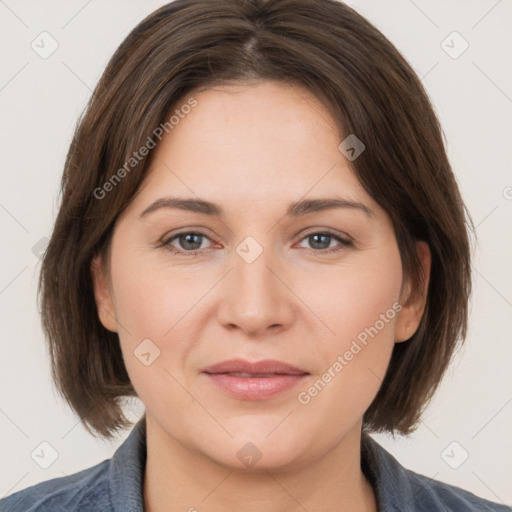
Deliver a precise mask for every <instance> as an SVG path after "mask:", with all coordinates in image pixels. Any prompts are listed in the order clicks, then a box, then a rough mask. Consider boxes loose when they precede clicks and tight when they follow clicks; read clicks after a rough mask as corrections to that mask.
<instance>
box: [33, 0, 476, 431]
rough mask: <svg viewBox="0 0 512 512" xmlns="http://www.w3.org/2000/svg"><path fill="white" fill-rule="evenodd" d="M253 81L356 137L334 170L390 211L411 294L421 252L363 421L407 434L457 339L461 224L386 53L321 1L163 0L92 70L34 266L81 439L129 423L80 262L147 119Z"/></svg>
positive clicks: (405, 86)
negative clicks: (351, 156) (415, 310)
mask: <svg viewBox="0 0 512 512" xmlns="http://www.w3.org/2000/svg"><path fill="white" fill-rule="evenodd" d="M254 80H256V81H257V80H272V81H278V82H281V83H286V84H289V85H290V86H299V87H303V88H305V89H306V90H308V91H311V92H312V93H313V94H314V95H315V97H317V98H318V99H319V100H320V101H322V102H323V104H325V105H326V106H327V108H328V109H329V112H330V113H331V115H332V117H333V119H334V120H335V121H336V123H337V125H338V128H339V133H340V134H341V135H342V138H341V139H340V142H341V141H342V140H343V139H344V138H345V137H347V136H348V135H349V134H355V135H356V136H357V137H358V138H359V139H360V140H361V141H362V142H363V143H364V145H365V147H366V149H365V151H364V152H363V153H362V154H361V155H360V156H359V157H358V158H357V159H356V160H353V161H350V162H349V165H350V166H351V168H352V170H353V171H354V172H355V174H356V176H357V177H358V179H359V181H360V182H361V184H362V185H363V187H364V188H365V190H366V191H367V192H368V194H370V196H371V197H373V199H374V200H375V201H376V202H377V203H378V204H379V205H380V206H381V207H382V208H383V209H384V210H385V211H386V212H387V213H388V214H389V215H390V217H391V219H392V222H393V225H394V230H395V235H396V239H397V244H398V248H399V251H400V256H401V262H402V268H403V275H404V278H407V279H408V280H409V282H410V283H411V285H412V289H413V290H416V291H417V290H418V289H419V288H418V287H420V286H421V285H422V283H424V281H423V279H424V276H423V275H422V267H421V264H420V261H419V259H418V257H417V254H416V247H415V242H416V241H418V240H423V241H425V242H427V243H428V245H429V247H430V250H431V254H432V264H431V276H430V282H429V287H428V295H427V301H426V309H425V311H424V314H423V317H422V319H421V322H420V325H419V327H418V329H417V331H416V332H415V333H414V335H413V336H412V337H411V338H410V339H409V340H407V341H406V342H404V343H395V346H394V349H393V353H392V357H391V361H390V365H389V368H388V371H387V374H386V376H385V379H384V381H383V382H382V385H381V387H380V389H379V392H378V394H377V395H376V397H375V399H374V401H373V402H372V404H371V405H370V407H369V408H368V410H367V411H366V412H365V414H364V417H363V430H365V431H367V432H371V431H373V432H384V431H387V432H390V433H391V434H393V435H394V433H395V432H398V433H401V434H408V433H410V432H412V431H413V430H414V429H415V428H417V426H418V422H419V420H420V416H421V413H422V412H423V410H424V408H425V407H426V405H427V404H428V403H429V401H430V399H431V397H432V395H433V393H434V391H435V390H436V388H437V386H438V384H439V382H440V381H441V379H442V377H443V374H444V372H445V370H446V368H447V366H448V364H449V362H450V360H451V358H452V356H453V354H454V353H455V350H456V348H458V346H459V342H460V343H462V340H464V338H465V336H466V331H467V320H468V302H469V297H470V293H471V264H470V244H469V237H468V233H469V229H470V228H471V227H472V222H471V219H470V217H469V214H468V212H467V209H466V207H465V205H464V203H463V201H462V199H461V196H460V193H459V189H458V186H457V183H456V180H455V178H454V175H453V172H452V169H451V166H450V163H449V161H448V157H447V154H446V150H445V147H444V142H443V136H444V135H443V133H442V129H441V127H440V125H439V121H438V119H437V117H436V114H435V112H434V108H433V106H432V104H431V103H430V100H429V98H428V96H427V93H426V92H425V90H424V88H423V86H422V84H421V82H420V80H419V78H418V77H417V75H416V74H415V72H414V71H413V69H412V68H411V66H410V65H409V64H408V63H407V61H406V60H405V59H404V58H403V57H402V56H401V54H400V53H399V52H398V50H397V49H396V48H395V47H394V46H393V45H392V44H391V42H390V41H388V39H386V37H384V35H383V34H382V33H381V32H380V31H379V30H378V29H377V28H376V27H374V26H373V25H372V24H371V23H369V22H368V21H366V20H365V19H364V18H363V17H362V16H361V15H359V14H358V13H357V12H356V11H355V10H353V9H352V8H350V7H348V6H347V5H345V4H344V3H342V2H339V1H336V0H268V1H265V0H222V1H221V0H215V1H212V0H176V1H174V2H172V3H169V4H167V5H164V6H163V7H161V8H159V9H158V10H156V11H155V12H153V13H152V14H150V15H149V16H148V17H146V18H145V19H144V20H143V21H142V22H140V23H139V25H137V26H136V27H135V28H134V29H133V30H132V32H131V33H130V34H129V35H128V36H127V37H126V39H125V40H124V41H123V42H122V44H121V45H120V46H119V48H118V49H117V50H116V52H115V53H114V55H113V56H112V58H111V59H110V61H109V63H108V65H107V67H106V69H105V71H104V73H103V75H102V76H101V78H100V80H99V82H98V84H97V86H96V89H95V90H94V92H93V94H92V96H91V98H90V100H89V103H88V105H87V107H86V109H85V111H84V113H83V114H82V116H81V118H80V120H79V122H78V124H77V127H76V130H75V133H74V138H73V140H72V143H71V146H70V149H69V152H68V154H67V158H66V162H65V168H64V173H63V176H62V183H61V188H62V190H61V194H62V201H61V206H60V209H59V212H58V215H57V218H56V221H55V226H54V230H53V233H52V236H51V240H50V243H49V246H48V248H47V251H46V253H45V256H44V258H43V262H42V269H41V276H40V281H39V299H40V305H41V315H42V323H43V330H44V333H45V335H46V338H47V341H48V347H49V353H50V357H51V361H52V377H53V380H54V383H55V384H56V387H57V389H58V391H59V393H60V394H61V395H62V396H63V398H64V399H65V400H66V401H67V402H68V403H69V404H70V406H71V407H72V408H73V409H74V411H75V412H76V413H77V414H78V416H79V418H80V420H81V422H82V424H83V425H84V427H85V428H86V429H87V430H88V431H89V432H90V433H91V434H93V435H99V436H101V437H104V438H107V439H108V438H111V437H113V435H114V433H116V432H117V431H118V430H120V429H123V428H126V427H128V426H129V425H130V423H131V422H130V421H129V420H128V419H127V418H126V416H125V415H124V413H123V408H122V400H121V399H122V398H123V397H129V396H136V392H135V390H134V388H133V387H132V385H131V383H130V379H129V377H128V373H127V371H126V367H125V365H124V362H123V357H122V353H121V349H120V344H119V338H118V335H117V334H116V333H113V332H110V331H108V330H107V329H105V328H104V327H103V326H102V324H101V323H100V321H99V318H98V312H97V306H96V303H95V299H94V291H93V283H92V277H91V261H92V259H93V257H94V256H95V255H97V254H103V255H108V247H109V243H110V240H111V236H112V233H113V227H114V224H115V222H116V219H117V218H118V216H119V214H120V213H121V212H122V211H123V209H124V208H125V207H126V206H127V205H128V204H129V203H130V201H131V200H132V199H133V197H134V195H135V194H136V193H137V191H138V189H139V187H140V185H141V183H142V182H143V180H144V178H145V177H146V175H147V174H148V172H147V171H148V168H149V165H150V162H151V156H152V153H151V151H146V152H143V151H140V153H139V152H138V150H140V149H141V148H143V147H144V146H149V139H153V138H154V135H155V132H156V133H159V132H157V131H156V130H155V129H156V128H158V127H159V126H161V127H166V131H170V123H168V122H167V121H168V119H169V116H170V115H171V114H172V112H173V109H174V108H175V107H177V106H180V105H186V104H187V103H188V104H191V100H190V95H191V94H192V93H193V92H197V91H199V90H204V89H208V88H210V87H212V86H215V85H223V84H233V83H238V84H242V83H249V82H251V81H254ZM187 99H188V102H187ZM192 101H195V100H192ZM181 110H183V111H184V112H185V111H186V110H185V107H183V108H182V109H181ZM181 110H179V111H181ZM179 111H178V112H179ZM174 112H177V111H176V110H174ZM166 123H167V124H166ZM171 128H172V126H171ZM160 131H161V130H160ZM143 153H146V154H143ZM135 155H137V157H136V158H137V161H136V162H135V164H134V165H133V166H132V165H131V164H133V163H134V161H133V160H130V159H133V158H134V157H135ZM127 162H131V164H130V167H127ZM123 169H124V171H125V172H123ZM107 192H108V196H107V197H105V196H106V193H107Z"/></svg>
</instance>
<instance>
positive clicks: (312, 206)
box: [140, 197, 375, 217]
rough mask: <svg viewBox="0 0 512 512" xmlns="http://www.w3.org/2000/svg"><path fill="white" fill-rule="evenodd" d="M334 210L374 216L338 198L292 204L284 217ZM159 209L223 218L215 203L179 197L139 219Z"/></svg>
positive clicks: (163, 201)
mask: <svg viewBox="0 0 512 512" xmlns="http://www.w3.org/2000/svg"><path fill="white" fill-rule="evenodd" d="M335 208H346V209H353V210H356V211H361V212H363V213H365V214H366V215H367V216H368V217H374V216H375V213H374V211H373V210H372V209H371V208H370V207H368V206H366V205H365V204H363V203H358V202H355V201H350V200H348V199H343V198H339V197H332V198H318V199H305V200H302V201H297V202H294V203H292V204H290V205H289V206H288V209H287V211H286V216H288V217H301V216H303V215H307V214H309V213H315V212H321V211H324V210H332V209H335ZM161 209H178V210H186V211H189V212H195V213H202V214H205V215H211V216H218V217H224V211H223V209H222V208H221V207H220V206H219V205H217V204H215V203H212V202H210V201H204V200H202V199H186V198H180V197H162V198H160V199H157V200H156V201H155V202H153V203H151V204H150V205H149V206H148V207H147V208H146V209H145V210H144V211H143V212H142V213H141V214H140V217H146V216H147V215H149V214H150V213H153V212H156V211H158V210H161Z"/></svg>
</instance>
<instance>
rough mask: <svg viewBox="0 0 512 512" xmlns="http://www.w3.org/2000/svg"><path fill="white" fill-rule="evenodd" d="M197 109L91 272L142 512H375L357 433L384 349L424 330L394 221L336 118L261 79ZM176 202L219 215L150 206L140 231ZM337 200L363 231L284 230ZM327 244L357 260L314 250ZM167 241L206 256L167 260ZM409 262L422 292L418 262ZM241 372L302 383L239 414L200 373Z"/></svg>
mask: <svg viewBox="0 0 512 512" xmlns="http://www.w3.org/2000/svg"><path fill="white" fill-rule="evenodd" d="M193 97H194V98H195V99H196V100H197V102H198V104H197V106H196V107H195V108H194V109H193V110H192V111H191V112H190V113H189V114H188V115H187V116H185V117H184V119H182V120H180V122H179V124H178V125H176V126H175V127H174V129H173V130H172V131H171V132H170V133H169V134H168V135H166V136H165V137H164V139H163V140H162V142H161V143H160V144H159V145H158V146H157V148H156V149H155V150H154V151H155V154H154V155H153V157H154V160H153V162H152V167H151V170H150V172H149V174H148V177H147V179H146V180H145V182H144V183H143V185H142V186H141V187H140V189H139V191H138V193H137V195H136V197H135V198H134V200H133V201H132V202H131V204H130V205H129V207H128V208H127V209H126V210H125V211H124V212H123V214H122V215H121V217H120V218H119V220H118V221H117V223H116V225H115V229H114V235H113V239H112V244H111V247H110V250H109V257H108V261H103V260H101V258H100V257H99V256H98V257H96V258H95V260H94V262H93V267H92V269H93V280H94V286H95V294H96V302H97V305H98V313H99V317H100V320H101V322H102V323H103V325H104V326H105V327H106V328H107V329H110V330H112V331H115V332H117V333H118V334H119V338H120V343H121V348H122V352H123V357H124V361H125V364H126V367H127V370H128V372H129V375H130V379H131V381H132V383H133V386H134V387H135V390H136V391H137V393H138V395H139V397H140V398H141V400H142V402H143V403H144V405H145V407H146V416H147V443H148V444H147V453H148V459H147V465H146V472H145V478H144V502H145V510H147V511H150V512H160V511H164V510H165V511H171V512H172V511H178V510H180V511H184V510H190V511H193V510H196V509H197V510H198V511H206V510H208V511H219V512H220V511H226V510H242V511H246V512H251V511H258V512H259V511H261V510H266V511H270V512H278V511H279V512H284V511H287V512H288V511H299V510H300V511H303V510H304V509H307V510H309V511H311V512H312V511H317V510H347V511H353V510H358V511H363V512H367V511H376V510H377V504H376V500H375V494H374V492H373V489H372V487H371V486H370V484H369V483H368V481H367V480H366V479H365V477H364V475H363V473H362V471H361V467H360V440H361V425H362V417H363V414H364V412H365V410H366V409H367V408H368V407H369V405H370V404H371V402H372V400H373V399H374V397H375V395H376V394H377V391H378V389H379V387H380V385H381V381H382V379H383V378H384V375H385V373H386V370H387V367H388V363H389V360H390V357H391V352H392V349H393V346H394V343H397V342H403V341H404V340H407V339H408V338H410V337H411V336H412V334H413V333H414V332H415V330H416V329H417V327H418V324H419V321H420V319H421V316H422V313H423V310H424V306H425V296H426V289H427V286H428V279H427V281H426V286H425V288H424V289H423V290H414V293H412V292H411V289H410V286H409V284H408V283H407V281H406V280H405V279H404V277H403V275H402V266H401V261H400V254H399V250H398V246H397V242H396V239H395V235H394V230H393V225H392V222H391V219H390V218H389V216H388V215H387V213H386V212H385V211H384V210H382V209H381V208H380V207H379V205H378V204H377V203H376V202H375V201H374V200H373V199H372V198H371V197H370V196H369V195H368V194H367V193H366V191H365V190H364V189H363V187H362V186H361V184H360V182H359V181H358V179H357V178H356V176H355V174H354V173H353V171H352V170H351V168H350V162H349V161H348V160H347V159H346V158H345V156H344V155H343V154H342V153H341V152H340V151H339V150H338V145H339V144H340V142H341V141H342V140H343V137H342V136H341V135H340V133H339V131H338V130H337V128H336V126H335V122H334V120H333V119H332V118H331V116H330V114H329V112H328V110H327V109H326V108H325V107H324V106H323V105H322V104H321V103H320V102H319V100H317V99H316V98H315V97H314V96H312V95H311V94H310V93H309V92H307V91H306V90H304V89H301V88H299V87H297V86H293V87H291V86H289V85H284V84H278V83H274V82H264V81H262V82H255V83H250V84H248V83H246V84H238V85H231V86H222V87H216V88H214V89H209V90H207V91H202V92H197V93H196V94H193ZM184 103H185V102H184ZM363 142H364V141H363ZM126 179H128V178H126ZM171 195H172V196H179V197H184V198H195V199H198V198H200V199H203V200H209V201H213V202H215V203H217V204H218V205H220V206H221V207H222V208H223V209H224V210H225V214H224V216H223V217H220V216H209V215H206V214H204V213H195V212H188V211H184V210H179V209H171V208H160V209H158V210H155V211H154V212H152V213H150V214H147V215H145V216H143V217H140V215H141V213H142V212H143V211H144V210H145V209H146V208H147V207H148V206H149V205H151V204H152V203H153V202H154V201H156V200H158V199H160V198H163V197H166V196H171ZM334 196H336V197H341V198H345V199H349V200H351V201H355V202H358V203H362V204H364V205H366V206H367V207H368V208H370V209H371V211H372V215H367V214H366V213H364V212H363V211H361V210H359V209H355V208H339V209H330V210H326V211H322V212H313V213H309V214H307V215H305V216H303V217H286V216H285V213H286V208H287V206H288V205H289V204H290V203H292V202H293V201H297V200H300V199H312V198H319V197H334ZM326 230H329V231H332V232H334V234H335V235H339V236H341V237H344V238H347V236H348V237H350V239H351V240H352V241H353V244H352V245H351V246H345V245H343V244H341V243H340V242H339V241H338V240H337V239H336V238H335V237H331V238H328V237H327V238H321V237H320V239H318V238H313V239H312V238H311V236H310V235H312V234H315V233H317V234H318V233H320V234H321V233H323V232H325V231H326ZM182 232H201V233H204V234H205V236H204V237H202V238H201V237H198V238H196V239H194V238H192V241H191V242H190V239H189V245H187V239H185V240H183V238H182V239H181V241H180V238H179V237H175V238H174V239H172V235H174V234H177V233H182ZM248 236H251V237H253V238H254V239H255V240H256V241H257V243H258V244H259V245H260V246H261V248H262V249H263V252H262V253H261V255H260V256H259V257H258V258H257V259H256V260H255V261H253V262H252V263H248V262H247V261H245V260H244V259H243V258H242V257H240V256H239V254H238V253H237V252H236V249H237V247H238V246H239V245H240V244H241V242H242V241H244V239H245V238H246V237H248ZM162 239H165V240H169V239H172V241H171V242H170V246H171V247H174V248H175V249H176V250H178V251H179V250H181V251H182V252H186V251H187V250H188V251H189V252H190V250H191V245H194V244H195V246H194V247H192V248H200V250H201V251H202V252H200V253H199V254H196V255H194V256H187V255H180V254H175V253H172V252H171V251H170V250H169V246H167V247H162V246H161V241H162ZM417 248H418V254H419V256H420V258H421V261H422V265H423V268H424V271H425V273H426V275H427V276H428V275H429V272H430V252H429V249H428V246H427V245H426V244H425V243H423V242H418V244H417ZM329 249H339V250H338V251H337V252H331V253H330V254H329V253H327V252H326V251H328V250H329ZM251 250H253V249H251ZM397 302H399V303H400V304H401V305H402V309H401V311H400V312H399V313H398V314H397V315H396V316H394V318H393V319H391V320H389V321H388V322H387V323H385V326H384V328H382V329H381V330H380V331H379V332H378V335H376V336H375V337H374V338H373V339H370V341H369V342H368V344H367V345H366V346H364V348H362V350H361V351H360V352H358V353H357V355H354V357H353V359H352V360H351V361H349V362H348V364H347V365H346V366H344V367H343V369H342V371H340V372H339V373H337V374H336V376H335V378H333V379H332V380H331V382H329V383H328V385H326V386H325V388H324V389H323V390H322V391H321V392H320V393H318V394H317V396H315V397H313V398H311V400H310V402H309V403H308V404H306V405H304V404H301V403H300V402H299V401H298V398H297V395H298V393H299V392H301V391H304V390H307V389H308V387H309V386H310V385H311V384H312V383H314V382H315V381H316V380H317V379H318V378H320V377H321V376H322V374H324V373H325V372H326V371H327V369H328V368H329V367H332V365H333V363H334V362H335V361H336V360H337V357H338V355H340V354H344V353H345V351H346V350H348V349H349V348H350V345H351V343H352V341H353V340H354V339H355V338H356V337H357V335H358V334H359V333H360V332H362V331H364V329H365V328H367V327H370V326H373V325H375V323H376V321H377V320H378V319H379V318H380V315H381V314H383V313H385V312H386V311H387V310H389V309H390V308H392V305H393V304H395V303H397ZM144 339H150V340H151V341H152V342H153V343H154V344H155V345H156V346H157V347H158V348H159V350H160V355H159V357H157V358H156V359H155V360H154V361H153V362H152V363H151V364H150V365H148V366H146V365H144V364H142V363H141V361H140V360H139V359H138V358H137V357H135V355H134V350H135V349H136V348H137V346H138V345H139V344H140V343H141V341H142V340H144ZM235 357H240V358H244V359H248V360H250V361H259V360H262V359H277V360H280V361H284V362H286V363H289V364H292V365H294V366H297V367H299V368H301V369H303V370H305V371H307V372H309V373H310V376H308V377H307V379H306V380H305V381H304V383H303V384H302V383H301V384H300V385H299V387H295V388H293V389H291V390H288V391H285V392H284V393H281V394H279V395H277V396H275V397H273V398H270V399H267V400H262V401H247V400H240V399H235V398H232V397H230V396H228V395H226V394H224V393H223V392H222V391H220V390H219V389H218V388H217V387H216V386H214V385H213V384H211V383H210V381H209V379H208V378H207V377H206V376H205V375H204V374H202V373H201V369H202V368H204V367H206V366H209V365H211V364H214V363H218V362H221V361H224V360H227V359H232V358H235ZM248 442H252V443H253V444H254V445H255V446H256V447H257V449H258V450H259V452H260V453H261V455H262V456H261V459H260V460H259V461H258V462H257V463H256V464H255V465H253V466H251V467H248V466H246V465H245V464H244V463H243V461H242V460H240V459H239V458H238V457H237V452H238V451H239V450H240V449H241V448H242V447H243V446H244V445H246V443H248Z"/></svg>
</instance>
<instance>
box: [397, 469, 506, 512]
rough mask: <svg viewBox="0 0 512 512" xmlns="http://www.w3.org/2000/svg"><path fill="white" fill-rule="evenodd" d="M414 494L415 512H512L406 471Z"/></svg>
mask: <svg viewBox="0 0 512 512" xmlns="http://www.w3.org/2000/svg"><path fill="white" fill-rule="evenodd" d="M406 473H407V477H408V479H409V482H410V484H411V489H412V492H413V496H414V499H413V502H414V506H415V509H414V510H418V511H419V510H421V511H422V510H425V511H427V510H428V512H432V511H434V510H435V511H437V510H439V511H443V512H444V511H446V512H462V511H471V512H473V511H474V512H511V511H512V508H511V507H509V506H506V505H503V504H499V503H496V502H493V501H489V500H486V499H484V498H480V497H479V496H476V495H475V494H473V493H471V492H469V491H466V490H465V489H461V488H460V487H457V486H455V485H450V484H447V483H444V482H439V481H437V480H433V479H432V478H428V477H426V476H424V475H420V474H418V473H415V472H414V471H411V470H406Z"/></svg>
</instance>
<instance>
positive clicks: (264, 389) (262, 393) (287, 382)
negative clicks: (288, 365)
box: [205, 373, 308, 400]
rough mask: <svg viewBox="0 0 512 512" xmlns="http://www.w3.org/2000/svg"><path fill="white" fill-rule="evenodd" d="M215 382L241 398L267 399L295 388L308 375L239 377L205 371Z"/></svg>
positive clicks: (232, 394)
mask: <svg viewBox="0 0 512 512" xmlns="http://www.w3.org/2000/svg"><path fill="white" fill-rule="evenodd" d="M205 375H206V376H207V377H208V378H209V379H211V380H212V381H213V382H214V384H216V385H217V386H219V387H220V388H221V389H223V390H224V391H226V392H227V393H228V394H230V395H231V396H233V397H235V398H238V399H240V400H266V399H267V398H271V397H273V396H275V395H277V394H278V393H282V392H283V391H286V390H287V389H290V388H293V387H294V386H296V385H297V384H298V383H299V382H301V381H302V379H304V377H307V376H308V374H300V375H276V376H275V377H237V376H236V375H228V374H227V373H205Z"/></svg>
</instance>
